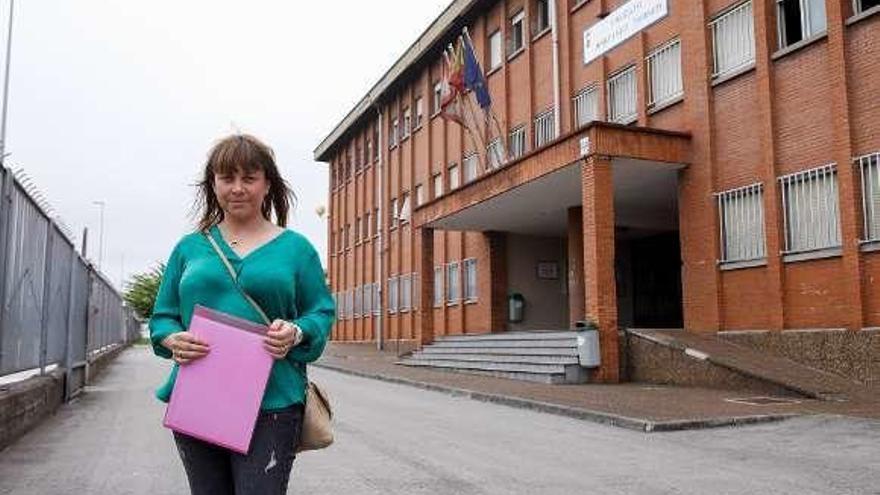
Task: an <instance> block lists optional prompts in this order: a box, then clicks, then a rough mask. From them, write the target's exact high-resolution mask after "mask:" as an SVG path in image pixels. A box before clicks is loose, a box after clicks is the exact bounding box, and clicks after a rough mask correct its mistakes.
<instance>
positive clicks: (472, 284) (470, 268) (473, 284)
mask: <svg viewBox="0 0 880 495" xmlns="http://www.w3.org/2000/svg"><path fill="white" fill-rule="evenodd" d="M463 264H464V300H465V301H476V300H477V259H476V258H469V259H466V260H464V261H463Z"/></svg>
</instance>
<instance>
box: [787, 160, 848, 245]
mask: <svg viewBox="0 0 880 495" xmlns="http://www.w3.org/2000/svg"><path fill="white" fill-rule="evenodd" d="M779 182H780V183H781V186H782V207H783V220H784V222H785V252H786V253H794V252H803V251H813V250H817V249H823V248H829V247H838V246H840V210H839V207H838V199H837V170H836V167H835V165H834V164H831V165H826V166H823V167H818V168H814V169H812V170H807V171H804V172H798V173H796V174H791V175H786V176H783V177H780V178H779Z"/></svg>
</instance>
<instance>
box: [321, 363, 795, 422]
mask: <svg viewBox="0 0 880 495" xmlns="http://www.w3.org/2000/svg"><path fill="white" fill-rule="evenodd" d="M310 366H314V367H316V368H323V369H327V370H331V371H337V372H339V373H344V374H347V375H353V376H358V377H361V378H368V379H372V380H379V381H383V382H388V383H395V384H398V385H407V386H411V387H415V388H420V389H423V390H429V391H432V392H440V393H445V394H448V395H452V396H454V397H465V398H468V399H471V400H477V401H481V402H491V403H493V404H501V405H504V406H509V407H515V408H518V409H527V410H532V411H537V412H543V413H547V414H555V415H557V416H564V417H567V418H572V419H579V420H582V421H589V422H592V423H599V424H604V425H609V426H616V427H618V428H625V429H627V430H633V431H639V432H643V433H654V432H666V431H683V430H696V429H706V428H722V427H729V426H743V425H753V424H759V423H771V422H777V421H784V420H786V419H791V418H795V417H799V416H800V415H799V414H756V415H751V416H726V417H720V418H705V419H684V420H670V421H651V420H648V419H642V418H631V417H627V416H621V415H618V414H612V413H606V412H601V411H594V410H590V409H583V408H578V407H570V406H564V405H560V404H553V403H550V402H542V401H536V400H531V399H524V398H522V397H513V396H509V395H500V394H490V393H486V392H477V391H474V390H468V389H464V388H457V387H450V386H447V385H437V384H435V383H428V382H420V381H417V380H410V379H407V378H399V377H395V376H388V375H383V374H380V373H367V372H364V371H356V370H352V369H350V368H345V367H343V366H336V365H333V364H327V363H310Z"/></svg>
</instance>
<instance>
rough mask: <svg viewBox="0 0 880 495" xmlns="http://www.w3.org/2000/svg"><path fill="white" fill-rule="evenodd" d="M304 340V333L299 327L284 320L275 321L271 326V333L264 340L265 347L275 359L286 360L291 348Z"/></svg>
mask: <svg viewBox="0 0 880 495" xmlns="http://www.w3.org/2000/svg"><path fill="white" fill-rule="evenodd" d="M301 340H302V331H301V330H300V329H299V327H298V326H296V325H294V324H293V323H290V322H288V321H284V320H275V321H273V322H272V324H271V325H269V331H268V332H267V333H266V338H265V339H264V340H263V347H264V348H265V349H266V351H267V352H269V354H271V355H272V357H273V358H275V359H284V356H287V353H288V352H289V351H290V348H291V347H294V346H295V345H297V344H299V342H300V341H301Z"/></svg>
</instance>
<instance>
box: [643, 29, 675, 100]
mask: <svg viewBox="0 0 880 495" xmlns="http://www.w3.org/2000/svg"><path fill="white" fill-rule="evenodd" d="M647 65H648V108H651V107H656V106H659V105H662V104H664V103H668V102H670V101H674V100H676V99H677V98H679V97H681V95H682V93H683V87H682V83H681V40H677V39H676V40H672V41H670V42H669V43H666V44H665V45H663V46H661V47H659V48H657V49H656V50H654V51H653V52H651V54H650V55H648V57H647Z"/></svg>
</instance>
